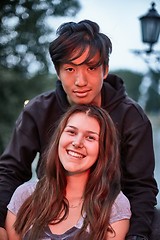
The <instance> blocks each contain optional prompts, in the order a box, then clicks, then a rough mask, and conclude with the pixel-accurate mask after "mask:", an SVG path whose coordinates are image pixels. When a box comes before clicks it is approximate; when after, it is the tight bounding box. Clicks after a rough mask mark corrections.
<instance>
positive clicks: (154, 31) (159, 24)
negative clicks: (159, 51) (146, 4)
mask: <svg viewBox="0 0 160 240" xmlns="http://www.w3.org/2000/svg"><path fill="white" fill-rule="evenodd" d="M151 6H152V7H151V9H149V11H148V13H147V14H146V15H144V16H142V17H140V18H139V19H140V22H141V30H142V41H143V42H144V43H148V44H149V50H147V53H151V52H152V51H153V49H152V46H153V44H155V43H156V42H157V41H158V38H159V34H160V15H159V13H158V12H157V10H156V9H155V3H154V2H152V3H151Z"/></svg>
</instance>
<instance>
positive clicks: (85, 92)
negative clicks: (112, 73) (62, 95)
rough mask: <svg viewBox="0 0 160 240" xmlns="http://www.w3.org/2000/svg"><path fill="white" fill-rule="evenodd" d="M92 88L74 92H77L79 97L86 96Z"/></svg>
mask: <svg viewBox="0 0 160 240" xmlns="http://www.w3.org/2000/svg"><path fill="white" fill-rule="evenodd" d="M90 91H91V90H89V89H88V90H83V91H80V90H74V91H73V92H74V93H75V94H76V96H77V97H86V96H87V94H88V93H89V92H90Z"/></svg>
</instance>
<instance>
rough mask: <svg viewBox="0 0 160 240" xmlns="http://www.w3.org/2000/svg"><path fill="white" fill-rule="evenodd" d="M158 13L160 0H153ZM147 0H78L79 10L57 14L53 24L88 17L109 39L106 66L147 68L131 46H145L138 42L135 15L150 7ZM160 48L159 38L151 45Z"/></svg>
mask: <svg viewBox="0 0 160 240" xmlns="http://www.w3.org/2000/svg"><path fill="white" fill-rule="evenodd" d="M154 2H155V4H156V6H155V8H156V10H157V11H158V13H159V14H160V0H155V1H154ZM151 3H152V1H151V0H131V1H129V0H99V1H98V0H80V4H81V10H80V11H79V13H78V14H77V15H76V17H74V18H73V17H72V18H63V17H61V18H58V19H57V22H56V28H57V27H58V26H59V25H60V24H62V23H63V22H67V21H75V22H78V21H81V20H83V19H89V20H92V21H95V22H97V23H98V24H99V26H100V30H101V32H103V33H105V34H106V35H107V36H108V37H109V38H110V39H111V41H112V45H113V51H112V54H111V56H110V64H109V65H110V70H113V71H114V70H119V69H128V70H132V71H136V72H143V73H144V72H147V69H148V67H147V65H146V63H145V62H144V60H143V59H142V58H141V57H140V56H136V55H135V54H134V53H133V52H132V51H131V50H147V49H148V47H149V46H148V44H144V43H142V40H141V27H140V21H139V17H141V16H143V15H145V14H146V13H147V12H148V10H149V9H150V7H151ZM153 48H154V50H160V39H159V41H158V43H157V44H155V45H154V47H153Z"/></svg>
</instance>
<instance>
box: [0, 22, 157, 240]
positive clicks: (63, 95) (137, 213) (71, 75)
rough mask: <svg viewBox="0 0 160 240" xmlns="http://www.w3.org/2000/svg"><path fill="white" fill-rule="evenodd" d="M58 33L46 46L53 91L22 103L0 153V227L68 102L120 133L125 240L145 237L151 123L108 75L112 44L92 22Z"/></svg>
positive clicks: (151, 189)
mask: <svg viewBox="0 0 160 240" xmlns="http://www.w3.org/2000/svg"><path fill="white" fill-rule="evenodd" d="M57 34H58V37H57V38H56V39H55V40H54V41H53V42H52V43H51V44H50V55H51V58H52V61H53V63H54V66H55V69H56V71H57V76H58V79H59V80H58V81H57V86H56V90H55V91H50V92H47V93H44V94H41V95H40V96H37V97H36V98H34V99H32V100H31V101H30V102H29V103H28V104H27V106H26V107H25V108H24V110H23V112H22V113H21V114H20V116H19V118H18V120H17V122H16V127H15V129H14V132H13V135H12V138H11V141H10V143H9V145H8V147H7V148H6V150H5V151H4V153H3V154H2V156H1V160H0V196H1V197H0V211H1V215H0V224H1V227H4V222H5V215H6V211H7V208H6V206H7V203H8V202H9V200H10V198H11V195H12V193H13V191H14V190H15V188H17V187H18V186H19V185H20V184H22V183H23V182H25V181H27V180H29V179H30V178H31V175H32V173H31V164H32V161H33V160H34V157H35V155H36V153H37V152H39V153H40V159H39V162H38V167H37V173H38V177H41V176H42V174H43V168H42V166H43V164H42V163H41V155H42V154H43V152H44V149H45V148H46V146H47V144H48V142H49V139H50V136H52V134H53V131H54V123H55V122H56V121H57V119H59V117H60V116H61V115H62V114H63V113H64V112H65V111H66V110H67V109H68V108H69V107H70V106H71V105H72V104H75V103H76V104H87V103H92V104H95V105H97V106H101V107H103V108H104V109H106V110H107V111H108V112H109V114H110V116H111V118H112V119H113V121H114V123H115V125H116V127H117V129H118V131H119V138H120V139H119V140H120V151H121V159H120V160H121V168H122V181H121V182H122V190H123V192H124V194H125V195H126V196H127V197H128V199H129V200H130V203H131V209H132V218H131V225H130V229H129V232H128V236H127V239H128V240H143V239H146V240H147V239H149V236H150V232H151V223H152V219H153V215H154V206H155V205H156V195H157V192H158V190H157V184H156V181H155V179H154V177H153V176H154V165H155V162H154V152H153V140H152V129H151V124H150V122H149V120H148V118H147V116H146V115H145V113H144V112H143V110H142V109H141V108H140V106H139V105H138V104H137V103H135V102H134V101H133V100H132V99H130V98H129V97H128V96H127V94H126V91H125V87H124V85H123V81H122V80H121V79H120V78H118V77H117V76H115V75H110V74H108V62H109V55H110V53H111V51H112V44H111V42H110V40H109V38H108V37H107V36H106V35H104V34H103V33H100V32H99V26H98V25H97V24H96V23H94V22H91V21H89V20H84V21H81V22H79V23H74V22H70V23H66V24H63V25H62V26H60V28H59V29H58V30H57ZM82 124H85V123H82ZM40 163H41V164H40ZM1 231H4V229H1ZM4 239H6V238H4Z"/></svg>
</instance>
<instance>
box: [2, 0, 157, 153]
mask: <svg viewBox="0 0 160 240" xmlns="http://www.w3.org/2000/svg"><path fill="white" fill-rule="evenodd" d="M80 9H81V5H80V2H79V1H78V0H48V1H44V0H39V1H38V0H19V1H16V0H10V1H9V0H1V11H0V36H1V37H0V153H1V152H2V151H3V150H4V148H5V147H6V145H7V143H8V141H9V137H10V134H11V131H12V128H13V126H14V122H15V120H16V118H17V116H18V115H19V113H20V112H21V110H22V109H23V106H24V102H25V100H28V99H31V98H33V97H34V96H36V95H37V94H40V93H41V92H44V91H47V90H50V89H54V87H55V81H56V75H55V74H53V65H52V64H51V60H50V58H49V54H48V46H49V43H50V42H51V41H52V39H53V38H54V36H55V30H56V29H55V28H54V21H55V20H56V18H57V17H60V16H66V17H73V19H74V16H75V15H76V14H77V13H78V11H79V10H80ZM50 19H52V25H49V24H48V21H49V20H50ZM50 22H51V21H50ZM112 73H113V72H112ZM114 73H115V74H118V75H119V76H120V77H122V78H123V80H124V82H125V84H126V89H127V92H128V94H129V96H131V97H132V98H133V99H134V100H136V101H138V102H139V103H140V104H141V105H142V107H143V108H144V109H145V110H146V111H147V112H148V113H151V112H154V113H157V112H158V111H159V106H160V96H159V92H158V89H159V79H160V74H159V73H156V72H154V71H149V73H148V74H147V76H144V74H142V73H138V72H132V71H129V70H125V69H124V70H117V71H114ZM146 79H148V80H146ZM150 79H153V81H150ZM144 81H145V83H146V82H147V81H148V86H147V87H146V84H144Z"/></svg>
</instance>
